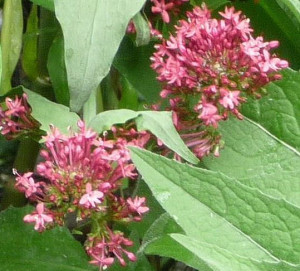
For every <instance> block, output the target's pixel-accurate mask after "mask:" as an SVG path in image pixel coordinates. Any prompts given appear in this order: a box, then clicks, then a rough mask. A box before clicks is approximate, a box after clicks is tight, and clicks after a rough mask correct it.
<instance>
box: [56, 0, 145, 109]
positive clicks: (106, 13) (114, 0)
mask: <svg viewBox="0 0 300 271" xmlns="http://www.w3.org/2000/svg"><path fill="white" fill-rule="evenodd" d="M144 2H145V0H110V1H98V0H89V1H85V0H73V1H72V3H70V1H69V0H55V1H54V3H55V13H56V16H57V19H58V20H59V22H60V24H61V27H62V30H63V34H64V41H65V43H64V44H65V61H66V68H67V75H68V83H69V89H70V96H71V100H70V106H71V109H72V111H79V110H80V109H81V108H82V106H83V104H84V103H85V102H86V101H87V99H88V98H89V96H90V94H91V92H92V91H93V90H94V89H96V87H97V86H98V85H99V83H100V82H101V81H102V79H103V78H104V77H105V76H106V75H107V73H108V72H109V68H110V66H111V64H112V61H113V58H114V56H115V54H116V52H117V50H118V47H119V45H120V43H121V40H122V38H123V36H124V34H125V31H126V27H127V25H128V22H129V20H130V19H131V18H132V17H133V16H134V15H135V14H136V13H137V12H138V11H139V10H140V9H141V8H142V6H143V4H144ZM79 36H80V38H78V37H79Z"/></svg>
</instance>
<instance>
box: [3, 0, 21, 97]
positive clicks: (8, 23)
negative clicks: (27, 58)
mask: <svg viewBox="0 0 300 271" xmlns="http://www.w3.org/2000/svg"><path fill="white" fill-rule="evenodd" d="M22 34H23V11H22V1H21V0H10V1H5V2H4V8H3V25H2V29H1V49H2V76H1V88H0V95H5V94H6V93H7V92H8V91H9V90H10V89H11V82H10V81H11V78H12V75H13V72H14V70H15V68H16V65H17V63H18V60H19V56H20V52H21V47H22Z"/></svg>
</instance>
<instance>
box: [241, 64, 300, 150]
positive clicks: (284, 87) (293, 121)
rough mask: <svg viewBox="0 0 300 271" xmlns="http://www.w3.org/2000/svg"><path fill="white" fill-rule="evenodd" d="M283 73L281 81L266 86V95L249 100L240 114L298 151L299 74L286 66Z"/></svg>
mask: <svg viewBox="0 0 300 271" xmlns="http://www.w3.org/2000/svg"><path fill="white" fill-rule="evenodd" d="M282 76H283V79H282V80H280V81H275V82H273V83H271V84H269V85H268V86H267V92H268V95H266V96H263V97H262V98H261V99H259V100H253V99H249V100H248V102H247V103H245V104H244V106H243V110H242V113H243V114H244V115H245V116H246V117H248V118H250V119H252V120H253V121H255V122H257V123H259V124H260V125H262V126H263V127H264V128H266V129H267V130H268V131H269V132H270V133H271V134H273V135H275V136H276V137H277V138H279V139H281V140H282V141H284V142H285V143H287V144H289V145H290V146H292V147H294V148H296V149H298V150H300V73H299V72H298V71H293V70H291V69H286V70H284V71H282Z"/></svg>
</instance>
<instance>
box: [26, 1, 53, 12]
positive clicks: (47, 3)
mask: <svg viewBox="0 0 300 271" xmlns="http://www.w3.org/2000/svg"><path fill="white" fill-rule="evenodd" d="M30 1H31V2H32V3H34V4H36V5H39V6H41V7H43V8H46V9H49V10H51V11H54V0H30Z"/></svg>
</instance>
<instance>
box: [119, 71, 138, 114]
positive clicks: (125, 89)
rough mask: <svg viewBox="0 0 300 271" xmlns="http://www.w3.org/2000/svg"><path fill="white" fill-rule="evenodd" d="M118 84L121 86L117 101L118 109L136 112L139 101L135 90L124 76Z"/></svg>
mask: <svg viewBox="0 0 300 271" xmlns="http://www.w3.org/2000/svg"><path fill="white" fill-rule="evenodd" d="M120 83H121V84H122V94H121V99H120V101H119V108H123V109H131V110H138V107H139V101H138V93H137V91H136V89H135V88H134V87H133V86H132V85H131V84H130V82H129V81H128V80H127V79H126V78H125V77H124V76H122V77H121V78H120Z"/></svg>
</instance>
